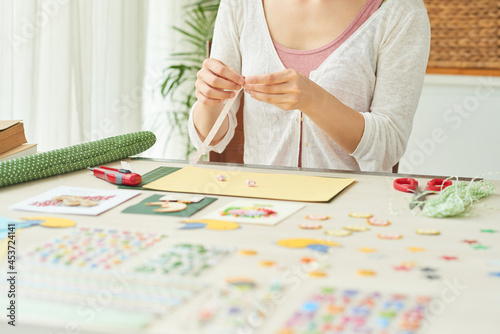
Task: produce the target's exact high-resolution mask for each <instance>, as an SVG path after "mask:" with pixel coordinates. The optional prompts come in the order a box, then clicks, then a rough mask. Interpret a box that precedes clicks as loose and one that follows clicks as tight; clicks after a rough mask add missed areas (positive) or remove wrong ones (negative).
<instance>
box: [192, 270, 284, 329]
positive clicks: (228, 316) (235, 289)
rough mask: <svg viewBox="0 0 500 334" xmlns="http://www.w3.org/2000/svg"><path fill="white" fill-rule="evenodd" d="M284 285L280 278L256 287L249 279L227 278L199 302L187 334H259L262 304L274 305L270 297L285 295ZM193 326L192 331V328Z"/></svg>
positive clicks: (261, 321)
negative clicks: (257, 333)
mask: <svg viewBox="0 0 500 334" xmlns="http://www.w3.org/2000/svg"><path fill="white" fill-rule="evenodd" d="M286 289H287V285H286V284H285V283H284V281H283V280H282V279H280V278H275V279H272V280H271V281H270V282H269V283H267V284H262V283H261V284H257V283H256V282H254V281H253V280H252V279H251V278H245V277H232V278H231V277H230V278H227V279H226V281H225V284H224V285H223V286H221V287H219V288H217V289H215V290H212V292H211V293H210V294H209V296H208V297H207V298H206V299H205V300H204V301H203V302H201V303H200V306H199V307H198V310H197V311H196V313H194V314H193V319H192V321H191V322H190V324H189V326H192V327H191V328H189V332H190V333H246V334H252V333H256V332H258V328H259V327H260V326H261V325H262V323H263V322H265V321H266V320H268V319H266V317H265V316H264V315H263V314H262V308H263V307H264V308H265V307H266V306H265V305H268V304H270V303H271V304H273V302H272V298H273V296H277V295H279V296H281V295H282V294H283V293H285V290H286ZM193 327H194V328H193Z"/></svg>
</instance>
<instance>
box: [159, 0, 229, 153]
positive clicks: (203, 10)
mask: <svg viewBox="0 0 500 334" xmlns="http://www.w3.org/2000/svg"><path fill="white" fill-rule="evenodd" d="M219 2H220V0H204V1H200V0H196V1H194V2H191V3H189V4H188V5H186V6H185V7H184V9H185V14H184V15H185V19H184V25H183V27H182V28H180V27H177V26H174V27H173V29H174V30H176V31H177V32H178V33H179V34H181V35H182V40H181V42H182V43H184V44H185V46H186V48H185V51H183V52H177V53H173V54H171V59H170V60H171V61H172V65H170V66H169V67H167V68H166V69H165V79H164V80H163V82H162V84H161V94H162V96H163V97H164V98H166V99H169V100H170V101H171V103H172V106H173V110H172V112H169V113H168V115H169V117H170V120H171V122H172V123H173V127H174V129H176V130H178V131H179V133H180V134H181V136H183V137H187V136H188V130H187V121H188V118H189V112H190V110H191V108H192V106H193V104H194V102H195V101H196V97H195V86H194V83H195V81H196V74H197V73H198V71H199V70H200V69H201V66H202V63H203V60H204V59H205V58H206V57H207V45H208V42H209V41H211V40H212V35H213V30H214V24H215V18H216V16H217V11H218V9H219ZM172 132H173V131H172ZM170 136H171V134H170ZM170 136H169V137H168V139H167V141H168V140H169V139H170ZM186 143H187V144H186V158H187V157H188V156H189V155H190V154H191V153H192V152H193V151H194V147H193V146H192V145H191V143H190V141H189V140H187V141H186Z"/></svg>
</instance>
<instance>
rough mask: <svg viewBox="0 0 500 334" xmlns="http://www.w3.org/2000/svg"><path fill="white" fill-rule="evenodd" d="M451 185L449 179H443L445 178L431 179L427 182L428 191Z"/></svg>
mask: <svg viewBox="0 0 500 334" xmlns="http://www.w3.org/2000/svg"><path fill="white" fill-rule="evenodd" d="M451 185H452V182H451V180H445V179H432V180H430V181H429V182H427V190H430V191H441V190H443V189H444V188H446V187H449V186H451Z"/></svg>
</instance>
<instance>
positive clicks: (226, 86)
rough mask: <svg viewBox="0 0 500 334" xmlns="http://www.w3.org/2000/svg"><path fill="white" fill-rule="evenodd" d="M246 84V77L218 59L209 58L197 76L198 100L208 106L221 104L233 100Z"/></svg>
mask: <svg viewBox="0 0 500 334" xmlns="http://www.w3.org/2000/svg"><path fill="white" fill-rule="evenodd" d="M244 84H245V77H244V76H241V75H239V74H238V72H236V71H235V70H234V69H232V68H231V67H229V66H226V65H225V64H224V63H223V62H221V61H219V60H217V59H214V58H207V59H205V60H204V61H203V66H202V68H201V70H199V71H198V74H197V79H196V83H195V87H196V98H197V99H198V101H199V102H200V103H202V104H204V105H208V106H213V105H217V104H221V103H223V102H224V101H225V100H227V99H230V98H233V97H234V96H235V92H234V91H237V90H239V89H240V88H241V87H243V85H244Z"/></svg>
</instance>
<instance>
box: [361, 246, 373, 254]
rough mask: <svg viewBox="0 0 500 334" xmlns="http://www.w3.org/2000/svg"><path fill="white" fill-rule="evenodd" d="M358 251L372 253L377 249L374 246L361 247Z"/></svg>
mask: <svg viewBox="0 0 500 334" xmlns="http://www.w3.org/2000/svg"><path fill="white" fill-rule="evenodd" d="M359 251H360V252H363V253H374V252H376V251H377V250H376V249H375V248H365V247H361V248H360V249H359Z"/></svg>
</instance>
